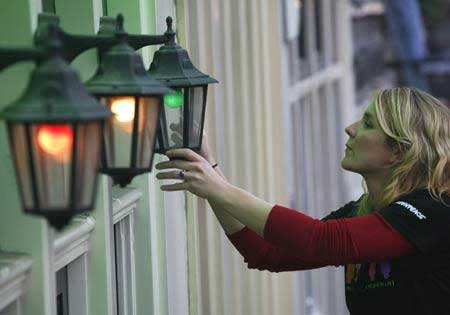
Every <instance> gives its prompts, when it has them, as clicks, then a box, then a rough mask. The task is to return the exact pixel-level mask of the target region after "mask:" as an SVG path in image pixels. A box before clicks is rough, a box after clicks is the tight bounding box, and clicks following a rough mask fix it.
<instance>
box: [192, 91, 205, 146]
mask: <svg viewBox="0 0 450 315" xmlns="http://www.w3.org/2000/svg"><path fill="white" fill-rule="evenodd" d="M206 88H207V87H206V86H198V87H194V88H190V89H189V121H188V124H189V125H188V130H189V133H188V134H189V137H188V139H189V140H188V147H189V148H191V149H198V150H199V149H200V146H201V143H200V141H201V138H202V137H201V136H202V132H203V121H204V119H203V118H204V112H205V107H206V106H205V105H206Z"/></svg>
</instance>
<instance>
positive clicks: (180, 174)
mask: <svg viewBox="0 0 450 315" xmlns="http://www.w3.org/2000/svg"><path fill="white" fill-rule="evenodd" d="M178 177H179V178H180V179H184V171H180V172H179V173H178Z"/></svg>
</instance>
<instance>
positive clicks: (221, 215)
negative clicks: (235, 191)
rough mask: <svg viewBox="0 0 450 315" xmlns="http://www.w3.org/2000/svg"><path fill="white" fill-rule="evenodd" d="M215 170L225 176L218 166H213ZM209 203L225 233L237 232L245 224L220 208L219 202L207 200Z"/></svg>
mask: <svg viewBox="0 0 450 315" xmlns="http://www.w3.org/2000/svg"><path fill="white" fill-rule="evenodd" d="M215 171H216V172H217V173H218V174H219V175H220V176H221V177H222V178H223V179H226V178H225V175H224V174H223V173H222V171H221V170H220V169H219V167H216V168H215ZM208 202H209V205H210V206H211V208H212V210H213V212H214V214H215V216H216V218H217V220H218V221H219V223H220V225H221V226H222V228H223V230H224V231H225V234H227V235H230V234H233V233H235V232H238V231H240V230H242V229H243V228H244V227H245V226H244V225H243V224H242V223H241V222H239V221H238V220H236V219H235V218H233V217H232V216H231V215H229V214H228V213H227V212H226V211H225V210H224V209H222V208H221V207H220V206H219V204H217V203H216V202H214V201H210V200H208Z"/></svg>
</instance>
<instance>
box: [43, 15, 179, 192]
mask: <svg viewBox="0 0 450 315" xmlns="http://www.w3.org/2000/svg"><path fill="white" fill-rule="evenodd" d="M45 16H46V18H45V20H44V19H42V23H50V24H53V25H56V26H58V24H59V19H58V17H57V16H56V15H52V14H45ZM123 24H124V18H123V16H122V15H121V14H119V15H118V17H117V20H116V19H113V18H110V17H102V18H101V20H100V28H99V32H98V34H97V35H71V34H68V33H65V32H64V31H62V30H61V29H59V32H60V33H61V37H62V38H63V40H64V43H65V47H67V49H66V50H65V51H64V55H65V57H66V58H67V59H68V60H73V59H74V58H75V57H76V56H77V55H79V54H80V53H82V52H84V51H86V50H88V49H91V48H94V47H96V48H98V52H99V66H98V69H97V71H96V74H95V75H94V76H93V77H92V78H91V79H89V80H88V81H87V82H86V87H87V89H88V91H89V92H90V93H91V94H93V95H94V96H95V97H97V98H98V100H99V101H100V102H101V103H102V104H103V105H104V106H105V107H107V108H108V109H109V110H111V112H112V113H113V116H112V117H110V118H109V119H108V120H107V122H106V125H105V132H104V137H103V141H102V157H101V161H100V165H101V166H100V172H102V173H105V174H108V175H110V176H111V177H112V178H113V180H114V184H119V185H120V186H122V187H124V186H126V185H128V184H129V183H130V182H131V180H132V179H133V177H134V176H136V175H139V174H143V173H147V172H150V171H151V168H152V161H153V155H154V154H153V153H154V144H155V138H156V132H157V129H158V123H159V122H158V118H159V112H160V108H161V105H162V98H163V95H164V94H167V93H172V92H173V90H172V89H170V88H168V87H166V86H164V85H163V84H161V83H159V82H158V81H157V80H155V79H153V78H152V77H151V76H150V75H149V74H148V73H147V71H146V70H145V67H144V63H143V61H142V57H141V56H140V55H139V54H138V53H136V52H135V50H134V49H133V48H132V47H131V46H130V45H129V43H128V41H129V37H128V34H127V33H126V32H125V31H124V27H123Z"/></svg>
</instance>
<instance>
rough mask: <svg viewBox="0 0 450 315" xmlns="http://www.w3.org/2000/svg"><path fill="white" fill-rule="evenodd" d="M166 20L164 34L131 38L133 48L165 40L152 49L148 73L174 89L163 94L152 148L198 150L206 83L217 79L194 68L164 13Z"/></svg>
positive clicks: (204, 107) (203, 115)
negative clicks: (158, 124) (156, 136)
mask: <svg viewBox="0 0 450 315" xmlns="http://www.w3.org/2000/svg"><path fill="white" fill-rule="evenodd" d="M166 23H167V31H166V32H165V33H164V36H159V38H158V36H151V35H133V37H132V39H131V40H130V42H131V45H132V46H133V47H134V48H135V49H138V48H141V47H144V46H148V45H155V44H164V45H163V46H161V48H160V49H159V50H158V51H156V52H155V54H154V57H153V61H152V63H151V65H150V69H149V70H148V73H149V74H150V75H151V76H152V77H153V78H155V79H156V80H158V81H159V82H161V83H163V84H164V85H166V86H168V87H170V88H172V89H174V90H175V92H174V93H169V94H166V95H164V102H163V104H164V106H163V107H162V109H161V114H160V128H159V130H158V138H157V141H156V147H155V151H156V152H159V153H164V152H165V151H167V150H169V149H174V148H190V149H193V150H200V147H201V143H202V135H203V126H204V120H205V110H206V97H207V89H208V84H211V83H217V82H218V81H217V80H215V79H214V78H211V77H210V76H208V75H207V74H204V73H202V72H200V71H199V70H198V69H197V68H195V66H194V65H193V64H192V62H191V59H190V58H189V55H188V53H187V51H186V50H185V49H183V48H182V47H180V46H179V45H177V44H176V42H175V32H174V31H173V29H172V18H171V17H167V19H166ZM146 40H147V41H146Z"/></svg>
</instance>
